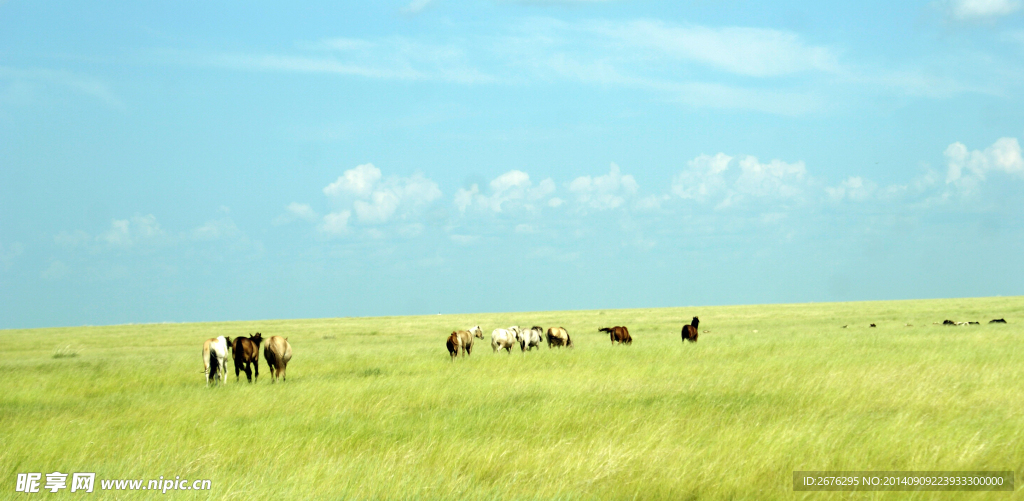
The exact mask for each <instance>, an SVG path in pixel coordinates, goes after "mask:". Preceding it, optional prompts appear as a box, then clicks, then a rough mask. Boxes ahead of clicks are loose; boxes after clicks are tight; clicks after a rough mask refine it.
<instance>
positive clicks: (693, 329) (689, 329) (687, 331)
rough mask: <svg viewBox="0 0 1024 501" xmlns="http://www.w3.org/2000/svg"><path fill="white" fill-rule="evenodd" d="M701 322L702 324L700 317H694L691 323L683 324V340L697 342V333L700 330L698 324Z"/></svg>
mask: <svg viewBox="0 0 1024 501" xmlns="http://www.w3.org/2000/svg"><path fill="white" fill-rule="evenodd" d="M699 324H700V319H699V318H697V317H693V321H692V322H690V325H684V326H683V333H682V335H683V341H689V342H691V343H696V342H697V333H698V332H699V331H698V330H697V326H698V325H699Z"/></svg>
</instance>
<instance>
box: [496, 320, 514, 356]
mask: <svg viewBox="0 0 1024 501" xmlns="http://www.w3.org/2000/svg"><path fill="white" fill-rule="evenodd" d="M518 339H519V327H517V326H515V325H513V326H512V327H509V328H508V329H494V330H493V331H491V349H492V350H494V352H495V353H497V352H498V349H499V348H501V349H502V350H505V351H507V352H509V353H512V345H514V344H515V343H516V341H517V340H518Z"/></svg>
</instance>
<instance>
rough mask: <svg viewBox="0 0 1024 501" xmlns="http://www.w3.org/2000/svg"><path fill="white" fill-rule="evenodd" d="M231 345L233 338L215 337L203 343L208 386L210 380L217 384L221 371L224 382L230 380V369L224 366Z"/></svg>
mask: <svg viewBox="0 0 1024 501" xmlns="http://www.w3.org/2000/svg"><path fill="white" fill-rule="evenodd" d="M230 346H231V338H229V337H224V336H220V337H215V338H210V339H207V340H206V342H204V343H203V365H204V366H206V386H210V382H211V381H212V382H213V384H217V374H218V373H220V379H221V382H222V383H227V382H228V370H227V367H225V366H224V360H225V359H227V358H228V348H229V347H230Z"/></svg>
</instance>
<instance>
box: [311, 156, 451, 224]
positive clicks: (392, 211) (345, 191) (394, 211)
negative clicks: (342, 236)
mask: <svg viewBox="0 0 1024 501" xmlns="http://www.w3.org/2000/svg"><path fill="white" fill-rule="evenodd" d="M323 192H324V194H325V195H327V196H328V197H330V198H331V199H332V200H333V201H334V202H335V203H337V204H339V205H342V206H344V207H345V210H343V211H340V212H333V213H331V214H328V215H326V216H324V223H323V225H321V228H322V229H323V228H332V229H333V230H325V231H327V232H328V233H337V231H336V230H337V229H338V228H345V227H347V224H348V220H349V216H351V215H352V214H354V215H355V217H356V221H358V222H359V223H361V224H367V225H379V224H385V223H388V222H391V221H394V220H406V219H409V218H410V217H411V216H412V215H414V214H415V213H417V212H419V211H420V210H422V208H423V207H425V206H426V205H428V204H430V203H431V202H433V201H434V200H437V199H438V198H441V190H440V188H438V186H437V183H434V182H433V181H431V180H430V179H427V178H425V177H423V176H422V175H420V174H413V175H412V176H409V177H401V176H389V177H387V178H384V177H383V175H382V174H381V171H380V169H378V168H377V167H375V166H374V165H373V164H372V163H367V164H362V165H358V166H356V167H355V168H353V169H349V170H347V171H345V173H344V174H342V175H341V176H339V177H338V179H337V180H336V181H335V182H333V183H331V184H329V185H327V186H326V187H324V189H323ZM296 210H299V211H300V212H303V213H305V214H310V213H312V212H311V210H310V211H306V210H305V209H304V208H301V207H299V208H296ZM346 213H347V215H344V216H343V214H346ZM328 219H330V220H331V222H330V223H328Z"/></svg>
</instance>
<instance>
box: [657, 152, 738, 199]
mask: <svg viewBox="0 0 1024 501" xmlns="http://www.w3.org/2000/svg"><path fill="white" fill-rule="evenodd" d="M731 161H732V157H730V156H729V155H726V154H725V153H718V154H716V155H715V156H710V155H700V156H698V157H696V158H694V159H693V160H690V161H689V162H687V168H686V169H685V170H683V171H682V172H680V173H679V174H676V175H675V177H673V179H672V188H671V191H672V193H673V194H674V195H676V196H678V197H679V198H683V199H690V200H696V201H698V202H704V201H707V200H708V199H709V198H710V197H712V196H717V195H719V194H721V193H724V192H725V191H726V188H727V186H726V182H725V178H724V174H725V171H727V170H728V169H729V162H731Z"/></svg>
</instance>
